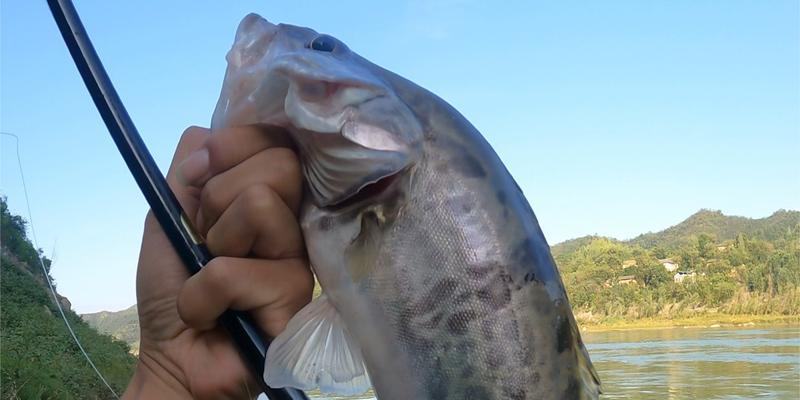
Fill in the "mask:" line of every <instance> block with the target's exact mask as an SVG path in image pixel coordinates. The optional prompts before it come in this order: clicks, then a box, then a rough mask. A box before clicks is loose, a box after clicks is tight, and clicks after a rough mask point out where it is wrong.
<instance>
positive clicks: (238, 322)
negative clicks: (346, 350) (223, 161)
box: [47, 0, 307, 400]
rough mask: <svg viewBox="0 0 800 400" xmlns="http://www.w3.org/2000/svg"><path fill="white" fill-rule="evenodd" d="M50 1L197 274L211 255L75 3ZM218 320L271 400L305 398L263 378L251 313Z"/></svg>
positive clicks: (142, 183)
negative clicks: (105, 65)
mask: <svg viewBox="0 0 800 400" xmlns="http://www.w3.org/2000/svg"><path fill="white" fill-rule="evenodd" d="M47 4H48V5H49V6H50V11H51V12H52V13H53V18H54V19H55V21H56V24H57V25H58V28H59V30H60V31H61V36H62V37H63V38H64V42H65V43H66V45H67V48H68V49H69V52H70V54H71V55H72V59H73V60H74V61H75V65H76V66H77V67H78V71H79V72H80V74H81V77H82V78H83V82H84V83H85V84H86V88H87V89H88V90H89V94H90V95H91V96H92V100H94V104H95V106H96V107H97V110H98V111H99V112H100V116H102V117H103V121H104V122H105V124H106V127H107V128H108V132H109V133H110V134H111V137H112V138H113V139H114V143H115V144H116V145H117V149H119V152H120V154H122V158H123V159H125V163H126V164H127V165H128V169H130V171H131V174H133V177H134V179H135V180H136V183H137V184H138V185H139V189H141V191H142V194H144V197H145V199H147V203H148V204H149V205H150V208H151V210H152V211H153V214H154V215H155V217H156V219H157V220H158V223H159V224H161V227H162V228H163V229H164V233H166V235H167V237H168V238H169V240H170V242H171V243H172V246H173V247H174V248H175V251H176V252H177V253H178V255H179V256H180V257H181V260H183V263H184V264H185V265H186V267H187V269H188V270H189V271H190V272H191V273H192V274H195V273H197V272H198V271H200V269H201V268H203V267H204V266H205V265H206V264H207V263H208V261H210V260H211V259H212V258H213V256H212V255H211V253H210V252H209V250H208V248H207V247H206V246H205V244H203V242H202V240H201V239H200V235H198V234H197V233H196V232H195V231H194V229H193V228H192V227H191V225H190V224H189V221H188V218H187V217H186V214H185V213H184V212H183V209H182V208H181V206H180V204H179V203H178V200H177V199H176V198H175V194H174V193H172V190H171V189H170V188H169V186H168V185H167V181H166V180H165V179H164V175H162V174H161V171H160V170H159V169H158V166H157V165H156V163H155V161H154V160H153V157H152V156H151V155H150V152H149V151H148V150H147V147H146V146H145V144H144V141H142V138H141V136H139V132H138V131H137V130H136V127H135V126H134V124H133V121H132V120H131V118H130V116H129V115H128V112H127V111H126V110H125V106H124V105H123V104H122V100H120V98H119V96H118V95H117V92H116V90H114V86H113V85H112V84H111V80H110V79H109V78H108V75H107V74H106V71H105V68H103V64H102V63H101V62H100V59H99V57H98V56H97V53H96V52H95V50H94V46H92V42H91V41H90V40H89V36H88V35H87V34H86V30H85V29H84V27H83V23H81V20H80V18H79V17H78V13H77V11H76V10H75V6H74V5H73V4H72V1H70V0H48V1H47ZM219 323H220V325H222V326H223V327H224V328H225V330H227V331H228V333H229V334H230V336H231V339H233V341H234V343H235V344H236V347H237V348H238V349H239V353H240V354H241V356H242V358H243V360H244V361H245V364H246V365H247V366H248V368H249V369H250V371H251V372H252V374H253V376H254V377H255V378H256V380H257V381H258V382H259V383H260V384H261V386H262V389H263V390H264V392H265V393H266V394H267V396H268V397H269V398H270V399H271V400H306V399H307V397H306V395H305V394H304V393H303V392H302V391H300V390H297V389H292V388H285V389H274V388H271V387H269V386H267V384H266V383H265V382H264V361H265V357H266V353H267V348H268V346H269V342H267V341H265V340H264V339H263V335H262V333H261V332H260V330H259V329H258V328H257V327H256V325H255V323H253V320H252V319H251V318H250V317H249V316H248V315H247V314H245V313H242V312H237V311H232V310H227V311H225V313H223V314H222V316H221V317H220V318H219Z"/></svg>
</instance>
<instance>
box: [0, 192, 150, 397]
mask: <svg viewBox="0 0 800 400" xmlns="http://www.w3.org/2000/svg"><path fill="white" fill-rule="evenodd" d="M0 208H2V210H1V211H2V225H1V226H0V234H1V236H2V237H0V241H2V257H1V258H0V274H1V275H0V308H2V313H0V343H1V344H2V346H1V347H0V380H2V385H0V398H2V399H112V398H114V397H113V395H112V394H111V393H110V391H109V390H108V388H106V387H105V385H103V383H102V382H101V381H100V378H98V377H97V375H96V374H95V372H94V371H93V370H92V369H91V367H90V366H89V364H88V363H87V361H86V359H85V358H84V357H83V355H82V354H81V353H80V350H79V349H78V347H77V345H76V344H75V342H74V341H73V339H72V337H71V336H70V334H69V332H68V331H67V328H66V326H65V325H64V321H63V320H62V319H61V316H60V314H59V312H58V309H57V307H56V305H55V303H54V301H53V300H52V295H51V294H50V291H49V289H47V288H46V283H45V276H44V274H43V272H42V271H41V268H40V264H39V260H38V255H39V253H40V252H39V251H37V250H36V249H34V247H33V246H32V245H31V243H30V241H29V240H28V239H27V237H26V235H25V221H24V220H23V219H22V218H21V217H19V216H16V215H11V214H10V213H9V211H8V207H7V205H6V200H5V198H0ZM45 265H46V267H47V268H48V270H49V266H50V262H49V260H47V259H45ZM61 301H62V303H64V304H65V305H66V304H68V302H67V301H65V298H61ZM65 312H66V314H67V319H68V320H69V322H70V324H71V326H72V327H73V329H74V330H75V333H76V335H77V336H78V338H79V339H80V340H81V344H82V345H83V347H84V349H85V350H86V351H87V353H88V354H89V356H90V357H91V359H92V361H93V362H94V363H95V365H96V366H97V368H98V369H99V370H100V371H101V372H102V373H103V375H104V376H105V378H106V380H108V381H109V383H110V384H111V385H112V387H114V389H115V391H116V392H117V393H118V394H121V393H122V391H123V390H124V388H125V386H126V385H127V383H128V379H130V377H131V375H132V374H133V371H134V367H135V364H136V358H135V357H133V356H132V355H131V354H129V352H128V351H129V347H128V345H127V344H125V343H124V342H121V341H118V340H115V339H113V338H112V337H110V336H107V335H103V334H100V333H98V332H97V331H95V330H94V329H92V328H91V327H90V326H89V325H88V324H87V323H86V322H84V321H83V320H82V319H81V318H80V317H78V315H76V314H75V313H74V312H72V311H70V310H68V309H65Z"/></svg>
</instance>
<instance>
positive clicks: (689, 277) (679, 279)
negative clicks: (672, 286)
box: [672, 271, 697, 283]
mask: <svg viewBox="0 0 800 400" xmlns="http://www.w3.org/2000/svg"><path fill="white" fill-rule="evenodd" d="M696 276H697V274H696V273H695V272H694V271H692V272H688V271H678V272H676V273H675V275H674V276H673V277H672V280H674V281H675V283H683V282H684V281H693V280H694V278H695V277H696Z"/></svg>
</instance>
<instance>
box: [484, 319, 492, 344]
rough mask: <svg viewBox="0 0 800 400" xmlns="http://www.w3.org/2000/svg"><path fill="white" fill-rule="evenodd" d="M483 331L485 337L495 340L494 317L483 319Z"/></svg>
mask: <svg viewBox="0 0 800 400" xmlns="http://www.w3.org/2000/svg"><path fill="white" fill-rule="evenodd" d="M481 333H482V334H483V337H484V339H486V340H489V341H491V340H494V319H488V318H487V319H485V320H483V324H481Z"/></svg>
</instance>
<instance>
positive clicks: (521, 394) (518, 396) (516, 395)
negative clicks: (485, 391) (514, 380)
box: [503, 386, 525, 400]
mask: <svg viewBox="0 0 800 400" xmlns="http://www.w3.org/2000/svg"><path fill="white" fill-rule="evenodd" d="M503 396H505V398H507V399H512V400H525V389H522V388H518V387H510V386H505V387H503Z"/></svg>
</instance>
